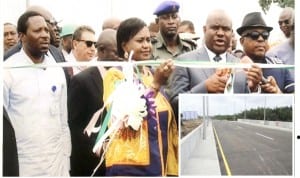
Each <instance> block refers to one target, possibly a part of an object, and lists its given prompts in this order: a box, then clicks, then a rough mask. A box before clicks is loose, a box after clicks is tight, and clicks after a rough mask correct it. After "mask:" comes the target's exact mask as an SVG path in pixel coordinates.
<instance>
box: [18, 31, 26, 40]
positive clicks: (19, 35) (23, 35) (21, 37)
mask: <svg viewBox="0 0 300 178" xmlns="http://www.w3.org/2000/svg"><path fill="white" fill-rule="evenodd" d="M24 37H25V34H24V33H21V32H20V33H19V34H18V38H19V39H20V41H21V42H23V40H24Z"/></svg>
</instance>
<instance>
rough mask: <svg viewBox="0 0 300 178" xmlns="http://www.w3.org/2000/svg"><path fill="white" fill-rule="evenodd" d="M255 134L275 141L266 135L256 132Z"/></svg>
mask: <svg viewBox="0 0 300 178" xmlns="http://www.w3.org/2000/svg"><path fill="white" fill-rule="evenodd" d="M255 134H256V135H259V136H262V137H264V138H267V139H269V140H274V138H271V137H268V136H265V135H263V134H260V133H257V132H255Z"/></svg>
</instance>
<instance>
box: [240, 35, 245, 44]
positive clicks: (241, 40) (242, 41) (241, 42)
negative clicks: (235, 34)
mask: <svg viewBox="0 0 300 178" xmlns="http://www.w3.org/2000/svg"><path fill="white" fill-rule="evenodd" d="M243 43H244V38H243V37H241V38H240V44H241V45H242V46H243Z"/></svg>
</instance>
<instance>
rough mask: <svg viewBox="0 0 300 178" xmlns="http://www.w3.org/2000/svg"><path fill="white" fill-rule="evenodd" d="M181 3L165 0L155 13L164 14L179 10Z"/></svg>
mask: <svg viewBox="0 0 300 178" xmlns="http://www.w3.org/2000/svg"><path fill="white" fill-rule="evenodd" d="M178 10H179V4H178V3H177V2H175V1H164V2H162V3H161V4H160V5H159V6H158V7H157V8H156V10H155V11H154V13H153V14H154V15H157V16H159V15H162V14H167V13H170V12H178Z"/></svg>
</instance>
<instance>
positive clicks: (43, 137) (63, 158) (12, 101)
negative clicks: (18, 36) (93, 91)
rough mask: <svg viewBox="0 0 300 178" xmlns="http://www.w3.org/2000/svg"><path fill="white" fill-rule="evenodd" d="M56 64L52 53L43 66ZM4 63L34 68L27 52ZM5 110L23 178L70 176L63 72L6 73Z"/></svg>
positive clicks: (27, 69) (28, 70) (52, 69)
mask: <svg viewBox="0 0 300 178" xmlns="http://www.w3.org/2000/svg"><path fill="white" fill-rule="evenodd" d="M53 63H56V62H55V60H54V58H53V57H52V56H51V54H50V53H49V52H48V55H45V58H44V60H43V62H42V63H41V64H53ZM4 64H10V65H33V64H34V63H33V62H32V60H31V59H30V58H29V57H28V56H27V55H26V54H25V52H24V51H23V49H21V51H20V52H18V53H16V54H14V55H13V56H11V57H10V58H8V59H7V60H6V61H5V62H4ZM3 74H4V75H3V90H4V91H3V101H4V107H5V108H6V110H7V113H8V115H9V117H10V120H11V122H12V125H13V128H14V130H15V134H16V142H17V149H18V159H19V169H20V176H69V170H70V153H71V137H70V131H69V127H68V113H67V85H66V79H65V75H64V72H63V69H62V68H60V67H49V68H31V67H24V68H14V69H13V68H9V69H4V70H3Z"/></svg>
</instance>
